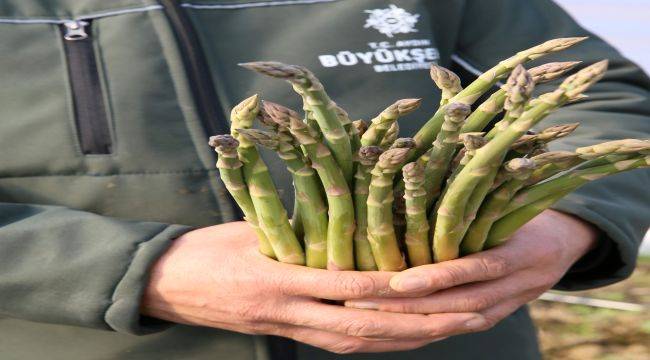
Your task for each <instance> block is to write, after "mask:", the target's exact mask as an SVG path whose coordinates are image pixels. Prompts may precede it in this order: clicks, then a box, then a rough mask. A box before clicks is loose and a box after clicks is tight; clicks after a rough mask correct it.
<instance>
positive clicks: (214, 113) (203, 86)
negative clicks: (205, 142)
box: [160, 0, 229, 136]
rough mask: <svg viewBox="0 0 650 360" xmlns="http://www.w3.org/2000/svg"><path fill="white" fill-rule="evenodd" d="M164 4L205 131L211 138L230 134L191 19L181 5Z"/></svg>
mask: <svg viewBox="0 0 650 360" xmlns="http://www.w3.org/2000/svg"><path fill="white" fill-rule="evenodd" d="M160 4H161V5H162V6H163V9H164V12H165V14H166V15H167V18H168V19H169V22H170V24H171V27H172V29H173V31H174V33H175V35H176V38H177V40H178V43H179V46H180V48H181V53H182V57H183V62H184V64H185V68H186V69H187V75H188V78H189V81H190V86H191V91H192V94H193V95H194V99H196V107H197V112H198V115H199V119H200V121H201V125H202V126H203V130H204V131H205V133H206V135H207V136H211V135H215V134H225V133H228V132H229V130H228V126H227V125H226V124H225V123H224V122H223V121H219V119H220V118H222V117H223V116H224V114H225V113H224V111H223V109H222V108H221V106H220V105H219V101H218V98H217V93H216V91H215V89H214V85H213V84H212V80H211V79H212V77H211V76H210V71H209V70H208V69H209V68H208V65H207V62H206V60H205V57H204V55H203V52H202V50H201V45H200V43H199V39H198V37H197V35H196V33H195V31H194V28H193V27H192V24H191V23H190V19H189V18H188V17H187V15H186V14H185V12H184V11H183V8H182V7H181V5H180V4H179V2H178V1H176V0H160Z"/></svg>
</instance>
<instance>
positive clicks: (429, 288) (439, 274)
mask: <svg viewBox="0 0 650 360" xmlns="http://www.w3.org/2000/svg"><path fill="white" fill-rule="evenodd" d="M526 266H527V264H526V262H525V261H522V259H521V256H519V255H518V254H517V253H516V252H515V251H514V250H513V249H510V248H509V247H508V246H501V247H499V248H495V249H491V250H488V251H484V252H481V253H478V254H473V255H470V256H466V257H462V258H459V259H455V260H450V261H444V262H441V263H437V264H431V265H423V266H418V267H415V268H411V269H407V270H404V271H402V272H400V273H399V274H397V275H395V276H394V277H393V278H392V279H391V280H390V286H391V288H392V289H393V290H395V291H396V292H399V293H401V294H403V295H411V294H422V293H432V292H435V291H439V290H442V289H447V288H451V287H454V286H459V285H462V284H467V283H472V282H477V281H487V280H494V279H498V278H501V277H504V276H506V275H508V274H511V273H513V272H515V271H517V270H520V269H522V268H524V267H526Z"/></svg>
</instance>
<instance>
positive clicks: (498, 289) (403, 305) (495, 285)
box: [345, 274, 544, 314]
mask: <svg viewBox="0 0 650 360" xmlns="http://www.w3.org/2000/svg"><path fill="white" fill-rule="evenodd" d="M525 275H526V274H521V275H520V274H518V275H516V276H515V275H513V276H509V277H505V278H501V279H498V280H492V281H484V282H480V283H474V284H467V285H462V286H458V287H455V288H451V289H447V290H442V291H438V292H436V293H435V294H431V295H428V296H424V297H419V298H392V299H382V298H375V299H360V300H349V301H346V302H345V306H349V307H354V308H360V309H373V310H380V311H390V312H399V313H411V314H435V313H465V312H480V311H483V310H485V309H488V308H490V307H493V306H495V305H497V304H499V303H502V302H504V301H506V300H508V299H511V298H513V297H516V296H518V295H519V294H521V293H523V292H527V291H530V290H531V287H537V284H534V283H533V281H531V279H530V278H528V277H527V276H525ZM538 291H540V293H541V292H543V291H544V290H543V289H541V288H540V289H539V290H538Z"/></svg>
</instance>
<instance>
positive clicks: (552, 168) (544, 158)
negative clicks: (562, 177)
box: [525, 151, 584, 185]
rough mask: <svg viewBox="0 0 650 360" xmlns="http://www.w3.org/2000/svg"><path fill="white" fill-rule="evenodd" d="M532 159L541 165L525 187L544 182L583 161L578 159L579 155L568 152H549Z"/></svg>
mask: <svg viewBox="0 0 650 360" xmlns="http://www.w3.org/2000/svg"><path fill="white" fill-rule="evenodd" d="M532 159H533V160H534V161H535V162H537V163H542V164H543V165H541V166H540V167H539V168H538V169H535V170H534V171H533V173H532V174H531V175H530V177H529V178H528V180H527V181H526V184H525V185H532V184H536V183H538V182H540V181H542V180H546V179H548V178H550V177H551V176H553V175H555V174H557V173H559V172H561V171H564V170H566V169H569V168H572V167H574V166H576V165H578V164H580V163H581V162H583V161H584V159H582V158H580V156H579V154H577V153H574V152H570V151H550V152H547V153H544V154H541V155H537V156H534V157H533V158H532Z"/></svg>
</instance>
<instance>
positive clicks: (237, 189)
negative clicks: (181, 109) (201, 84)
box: [209, 135, 275, 258]
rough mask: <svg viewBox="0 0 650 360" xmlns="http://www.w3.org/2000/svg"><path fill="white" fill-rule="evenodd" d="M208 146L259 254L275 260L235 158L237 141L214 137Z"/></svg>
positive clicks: (240, 164) (239, 162)
mask: <svg viewBox="0 0 650 360" xmlns="http://www.w3.org/2000/svg"><path fill="white" fill-rule="evenodd" d="M209 144H210V146H212V147H213V148H214V149H215V151H216V152H217V154H219V159H218V160H217V168H218V169H219V175H220V176H221V180H222V181H223V183H224V185H225V186H226V189H228V192H229V193H230V195H232V197H233V199H234V200H235V202H236V203H237V205H239V208H240V209H241V210H242V212H243V213H244V220H246V221H247V222H248V224H249V225H250V226H251V227H252V228H253V231H254V232H255V235H256V236H257V239H258V240H259V243H260V252H261V253H262V254H264V255H266V256H268V257H270V258H275V253H274V252H273V248H272V247H271V243H270V242H269V239H268V238H267V237H266V235H265V234H264V232H263V231H262V229H261V228H260V225H259V220H258V219H257V213H256V212H255V207H254V206H253V201H252V200H251V196H250V194H249V193H248V188H247V187H246V183H245V182H244V175H243V174H242V170H241V168H242V166H243V164H242V162H241V161H239V158H238V157H237V147H238V146H239V141H237V140H236V139H235V138H234V137H232V136H230V135H216V136H212V137H210V142H209Z"/></svg>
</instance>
